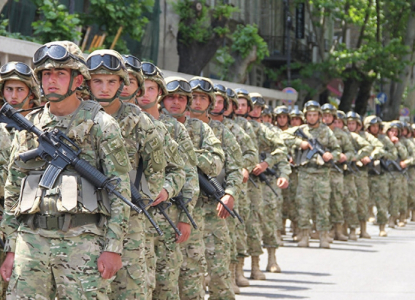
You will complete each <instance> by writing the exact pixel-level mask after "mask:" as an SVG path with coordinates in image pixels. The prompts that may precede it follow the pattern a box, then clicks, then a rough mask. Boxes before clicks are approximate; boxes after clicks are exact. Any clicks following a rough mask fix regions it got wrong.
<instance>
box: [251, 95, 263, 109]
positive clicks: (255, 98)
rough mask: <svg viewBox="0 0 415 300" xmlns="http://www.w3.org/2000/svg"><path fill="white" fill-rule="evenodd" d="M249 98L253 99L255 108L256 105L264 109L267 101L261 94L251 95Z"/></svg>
mask: <svg viewBox="0 0 415 300" xmlns="http://www.w3.org/2000/svg"><path fill="white" fill-rule="evenodd" d="M249 97H251V101H252V104H253V105H254V106H255V105H256V106H259V107H261V108H262V109H264V107H265V100H264V98H263V97H262V95H261V94H260V93H249Z"/></svg>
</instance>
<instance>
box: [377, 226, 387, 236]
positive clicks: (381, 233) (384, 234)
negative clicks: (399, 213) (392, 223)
mask: <svg viewBox="0 0 415 300" xmlns="http://www.w3.org/2000/svg"><path fill="white" fill-rule="evenodd" d="M379 236H381V237H385V236H388V234H387V233H386V230H385V224H383V225H379Z"/></svg>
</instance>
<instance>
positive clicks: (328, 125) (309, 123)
mask: <svg viewBox="0 0 415 300" xmlns="http://www.w3.org/2000/svg"><path fill="white" fill-rule="evenodd" d="M317 123H319V121H317V122H315V123H313V124H312V123H310V122H307V124H308V125H310V126H314V125H317ZM327 126H329V125H327Z"/></svg>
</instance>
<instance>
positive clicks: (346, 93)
mask: <svg viewBox="0 0 415 300" xmlns="http://www.w3.org/2000/svg"><path fill="white" fill-rule="evenodd" d="M351 72H356V69H355V68H354V67H352V68H349V69H346V70H345V71H344V72H343V75H345V76H344V77H346V78H347V79H346V80H345V81H344V89H343V95H342V97H341V99H340V105H339V109H340V110H342V111H345V112H347V111H349V110H350V108H351V107H352V103H353V99H354V98H355V97H356V94H357V91H358V89H359V84H360V82H359V80H357V79H356V77H355V76H353V77H349V76H348V73H351Z"/></svg>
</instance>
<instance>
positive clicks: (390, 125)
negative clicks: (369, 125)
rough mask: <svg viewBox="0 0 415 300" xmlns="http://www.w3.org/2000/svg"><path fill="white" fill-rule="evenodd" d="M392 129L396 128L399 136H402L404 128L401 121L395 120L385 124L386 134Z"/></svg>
mask: <svg viewBox="0 0 415 300" xmlns="http://www.w3.org/2000/svg"><path fill="white" fill-rule="evenodd" d="M392 128H396V129H397V130H398V136H400V135H401V133H402V128H403V126H402V123H401V122H400V121H397V120H394V121H391V122H387V123H385V127H384V132H385V133H386V132H388V131H389V130H390V129H392Z"/></svg>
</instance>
